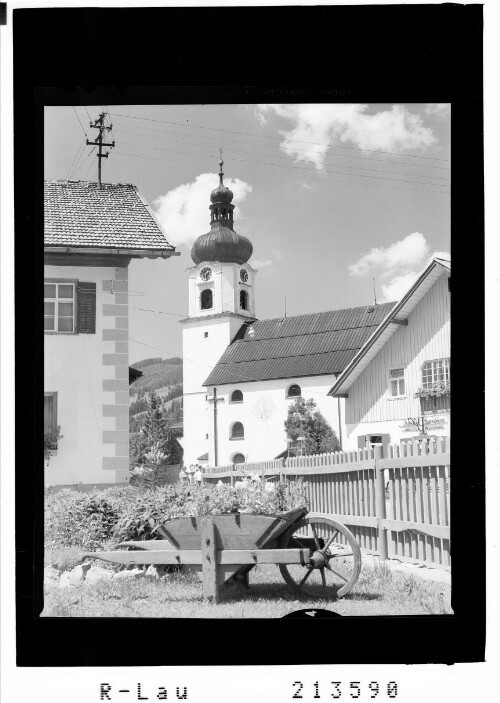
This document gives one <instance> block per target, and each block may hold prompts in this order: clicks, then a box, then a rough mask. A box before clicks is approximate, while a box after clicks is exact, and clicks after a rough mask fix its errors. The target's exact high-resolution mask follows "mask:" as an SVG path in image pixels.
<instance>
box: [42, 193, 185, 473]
mask: <svg viewBox="0 0 500 703" xmlns="http://www.w3.org/2000/svg"><path fill="white" fill-rule="evenodd" d="M176 254H177V252H175V249H174V247H173V246H172V245H171V244H169V243H168V242H167V240H166V237H165V234H164V233H163V231H162V230H161V227H160V226H159V224H158V222H157V221H156V219H155V217H154V215H153V213H152V211H151V210H150V208H149V206H148V205H147V203H146V202H145V200H144V199H143V198H142V196H141V195H140V194H139V192H138V191H137V188H136V187H135V186H134V185H130V184H121V183H119V184H110V183H106V184H102V185H99V184H97V183H94V182H85V181H60V180H51V181H46V183H45V216H44V264H45V267H44V396H45V397H44V432H46V433H48V432H51V431H53V430H54V429H55V428H57V427H58V426H60V427H61V435H62V438H61V439H60V440H59V441H58V442H57V446H56V445H54V448H53V449H52V452H51V456H50V459H49V461H48V464H47V466H46V467H45V484H46V485H52V486H61V485H70V484H72V483H75V482H82V483H84V484H115V483H122V482H125V480H126V478H127V475H128V454H129V446H128V442H129V429H128V428H129V394H128V384H129V361H128V336H129V332H128V266H129V263H130V261H131V260H132V259H138V258H144V257H147V258H151V259H153V258H159V257H161V258H164V259H166V258H168V257H170V256H174V255H176Z"/></svg>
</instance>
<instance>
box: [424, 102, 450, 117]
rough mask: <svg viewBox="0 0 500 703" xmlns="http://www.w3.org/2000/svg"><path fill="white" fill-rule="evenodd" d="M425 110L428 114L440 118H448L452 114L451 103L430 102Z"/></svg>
mask: <svg viewBox="0 0 500 703" xmlns="http://www.w3.org/2000/svg"><path fill="white" fill-rule="evenodd" d="M424 112H425V114H426V115H432V116H435V117H438V118H439V119H442V120H446V119H448V118H449V116H450V112H451V105H450V103H428V104H427V105H426V106H425V108H424Z"/></svg>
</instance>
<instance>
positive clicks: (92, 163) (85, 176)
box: [83, 154, 97, 180]
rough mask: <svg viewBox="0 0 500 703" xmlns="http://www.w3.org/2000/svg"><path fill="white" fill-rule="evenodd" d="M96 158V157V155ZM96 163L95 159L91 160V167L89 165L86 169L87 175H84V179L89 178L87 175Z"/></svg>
mask: <svg viewBox="0 0 500 703" xmlns="http://www.w3.org/2000/svg"><path fill="white" fill-rule="evenodd" d="M96 156H97V154H96ZM94 158H95V157H94ZM94 163H95V162H94V161H91V162H90V164H89V167H88V169H87V171H86V173H85V175H84V177H83V180H85V179H86V178H87V176H88V174H89V172H90V169H91V168H92V166H93V165H94Z"/></svg>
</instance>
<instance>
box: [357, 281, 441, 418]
mask: <svg viewBox="0 0 500 703" xmlns="http://www.w3.org/2000/svg"><path fill="white" fill-rule="evenodd" d="M448 279H449V273H448V271H446V270H445V269H441V275H440V276H439V278H438V279H437V280H436V281H435V282H434V283H433V284H432V287H431V288H430V289H429V290H428V291H427V292H426V294H425V296H424V297H423V298H421V300H420V301H419V302H418V303H417V305H416V306H415V308H414V309H413V311H412V312H411V313H410V314H409V315H408V317H407V321H408V324H407V325H404V326H403V325H400V326H398V327H397V329H396V330H395V331H394V333H393V334H392V336H391V337H390V338H389V339H388V341H387V342H386V343H385V344H384V345H383V346H382V347H381V348H380V349H379V350H378V351H377V353H376V354H375V356H374V357H373V358H372V359H371V360H370V361H369V363H368V365H367V366H366V367H365V368H364V370H363V371H361V373H360V374H359V376H358V377H357V378H356V379H355V380H354V381H353V382H352V384H351V385H350V386H349V389H348V401H347V403H346V423H347V424H348V425H351V424H355V423H367V422H381V421H389V420H401V419H404V418H408V417H418V416H419V415H420V414H421V408H420V400H419V399H418V398H416V397H415V392H416V390H417V389H418V388H419V386H421V384H422V365H423V363H424V362H425V361H429V360H433V359H440V358H445V357H449V353H450V295H449V290H448ZM395 369H403V370H404V385H405V391H404V394H403V395H401V396H398V397H392V395H391V391H390V378H389V373H390V371H391V370H395ZM396 375H397V374H396Z"/></svg>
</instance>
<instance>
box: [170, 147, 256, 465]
mask: <svg viewBox="0 0 500 703" xmlns="http://www.w3.org/2000/svg"><path fill="white" fill-rule="evenodd" d="M223 165H224V162H223V161H222V160H221V161H220V162H219V166H220V172H219V179H220V182H219V185H218V186H217V188H215V190H213V191H212V193H211V195H210V201H211V204H210V212H211V218H210V225H211V226H210V232H208V233H207V234H202V235H201V236H199V237H198V238H197V239H196V241H195V243H194V244H193V247H192V249H191V258H192V259H193V261H194V264H195V266H193V267H192V268H190V269H189V317H187V318H186V319H185V320H182V323H183V324H184V330H183V340H182V344H183V394H184V399H183V400H184V436H183V440H182V444H183V447H184V463H185V464H186V465H189V464H193V463H197V462H198V460H199V457H200V456H202V455H204V454H207V453H208V454H210V455H213V452H212V449H213V447H212V446H211V444H210V442H209V436H212V432H211V431H210V428H211V426H212V424H213V418H212V416H213V411H214V408H213V399H208V398H207V395H206V388H205V387H204V386H203V382H204V381H205V379H206V378H207V377H208V375H209V374H210V371H211V370H212V368H213V367H214V366H215V364H216V363H217V361H218V360H219V358H220V357H221V355H222V353H223V352H224V350H225V349H226V347H227V346H228V345H229V344H230V343H231V341H232V340H233V339H234V337H235V335H236V334H237V332H238V331H239V330H240V328H241V326H242V324H244V323H248V324H249V323H251V322H253V321H255V285H254V284H255V274H256V273H257V271H256V270H255V269H253V268H252V267H251V266H250V265H249V264H248V260H249V258H250V257H251V255H252V252H253V247H252V243H251V242H250V240H249V239H247V237H244V236H243V235H241V234H238V233H237V232H235V231H234V229H233V211H234V205H233V203H232V200H233V193H232V191H231V190H230V189H229V188H227V187H226V186H225V185H224V180H223V179H224V173H223V171H222V167H223ZM210 401H211V402H210Z"/></svg>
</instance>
